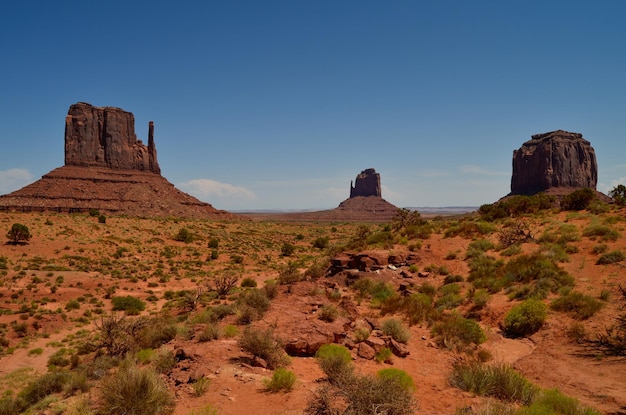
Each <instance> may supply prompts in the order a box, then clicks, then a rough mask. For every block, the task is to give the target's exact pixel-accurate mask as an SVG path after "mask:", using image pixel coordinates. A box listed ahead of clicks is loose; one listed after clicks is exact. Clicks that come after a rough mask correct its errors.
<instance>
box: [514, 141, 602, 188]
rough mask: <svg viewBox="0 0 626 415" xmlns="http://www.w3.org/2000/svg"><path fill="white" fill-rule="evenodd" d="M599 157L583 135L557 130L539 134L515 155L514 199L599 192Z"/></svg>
mask: <svg viewBox="0 0 626 415" xmlns="http://www.w3.org/2000/svg"><path fill="white" fill-rule="evenodd" d="M597 182H598V165H597V163H596V154H595V152H594V150H593V147H591V144H590V143H589V141H587V140H585V139H584V138H583V136H582V134H579V133H571V132H568V131H563V130H557V131H551V132H548V133H544V134H536V135H533V136H532V139H531V140H529V141H526V142H525V143H524V144H523V145H522V147H520V148H519V149H518V150H515V151H513V176H512V177H511V194H512V195H533V194H536V193H539V192H548V193H559V191H558V190H557V189H562V190H565V189H570V191H571V190H574V189H577V188H590V189H594V190H595V189H596V184H597Z"/></svg>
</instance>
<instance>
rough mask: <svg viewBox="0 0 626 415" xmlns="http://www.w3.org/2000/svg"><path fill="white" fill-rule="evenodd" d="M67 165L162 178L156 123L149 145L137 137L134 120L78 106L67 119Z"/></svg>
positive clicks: (121, 113) (125, 114) (108, 110)
mask: <svg viewBox="0 0 626 415" xmlns="http://www.w3.org/2000/svg"><path fill="white" fill-rule="evenodd" d="M65 165H66V166H83V167H91V166H94V167H107V168H110V169H123V170H140V171H150V172H153V173H156V174H161V169H160V168H159V163H158V161H157V153H156V147H155V145H154V123H153V122H152V121H150V123H149V125H148V145H147V146H146V145H144V144H143V143H142V142H141V140H138V139H137V136H136V135H135V117H134V116H133V114H132V113H130V112H127V111H124V110H122V109H120V108H115V107H94V106H93V105H91V104H88V103H86V102H79V103H77V104H74V105H72V106H71V107H70V109H69V111H68V113H67V117H66V118H65Z"/></svg>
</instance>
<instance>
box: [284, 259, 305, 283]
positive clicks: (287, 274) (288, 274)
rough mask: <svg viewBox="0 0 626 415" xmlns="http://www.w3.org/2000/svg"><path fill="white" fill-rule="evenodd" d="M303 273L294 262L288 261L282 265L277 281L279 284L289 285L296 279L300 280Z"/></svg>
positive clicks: (296, 280)
mask: <svg viewBox="0 0 626 415" xmlns="http://www.w3.org/2000/svg"><path fill="white" fill-rule="evenodd" d="M302 279H303V275H302V273H301V272H300V270H299V269H298V267H297V266H296V264H294V263H289V264H287V265H286V266H284V267H282V269H281V270H280V273H279V274H278V283H279V284H281V285H290V284H293V283H295V282H298V281H302Z"/></svg>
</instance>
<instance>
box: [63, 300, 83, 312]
mask: <svg viewBox="0 0 626 415" xmlns="http://www.w3.org/2000/svg"><path fill="white" fill-rule="evenodd" d="M65 309H66V310H67V311H71V310H78V309H80V303H79V302H78V300H70V301H68V302H67V303H66V304H65Z"/></svg>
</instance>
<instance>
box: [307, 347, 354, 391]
mask: <svg viewBox="0 0 626 415" xmlns="http://www.w3.org/2000/svg"><path fill="white" fill-rule="evenodd" d="M315 358H316V359H317V362H318V364H319V366H320V368H321V369H322V371H323V372H324V373H325V374H326V376H327V377H328V380H329V381H330V382H331V383H341V382H344V381H346V379H347V378H349V377H350V376H352V372H353V370H354V366H353V365H352V356H351V355H350V351H349V350H348V349H346V348H345V346H340V345H338V344H334V343H331V344H325V345H323V346H322V347H320V348H319V349H318V350H317V352H316V353H315Z"/></svg>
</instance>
